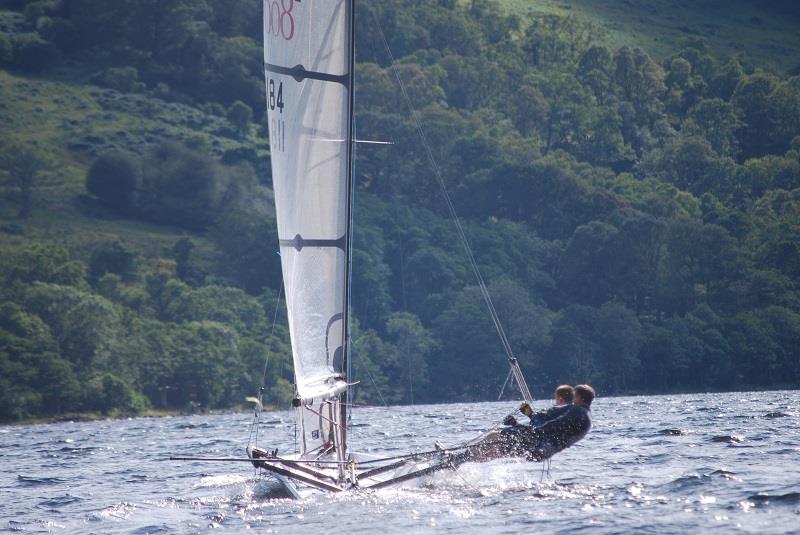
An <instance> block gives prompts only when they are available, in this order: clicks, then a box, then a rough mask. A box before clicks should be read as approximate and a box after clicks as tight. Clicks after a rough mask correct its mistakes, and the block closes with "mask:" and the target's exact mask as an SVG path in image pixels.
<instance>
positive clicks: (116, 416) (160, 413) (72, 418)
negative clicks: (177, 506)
mask: <svg viewBox="0 0 800 535" xmlns="http://www.w3.org/2000/svg"><path fill="white" fill-rule="evenodd" d="M274 409H275V407H271V406H267V407H264V409H263V410H274ZM251 410H252V409H250V408H247V407H243V406H241V407H231V408H227V409H209V410H201V409H198V410H195V411H186V410H177V409H176V410H166V409H148V410H146V411H143V412H140V413H112V414H101V413H97V412H76V413H68V414H59V415H56V416H47V417H40V418H25V419H23V420H17V421H14V422H2V423H0V427H5V426H9V427H11V426H19V425H39V424H57V423H63V422H94V421H98V420H124V419H128V418H131V419H132V418H164V417H170V416H197V415H203V414H242V413H245V412H250V411H251Z"/></svg>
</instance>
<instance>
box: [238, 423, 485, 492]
mask: <svg viewBox="0 0 800 535" xmlns="http://www.w3.org/2000/svg"><path fill="white" fill-rule="evenodd" d="M484 437H485V435H482V436H480V437H477V438H476V439H474V440H471V441H469V442H468V443H466V444H463V445H461V446H458V447H455V448H450V449H447V448H444V447H441V446H437V448H436V449H434V450H431V451H426V452H420V453H414V454H408V455H399V456H395V457H380V456H376V455H370V454H361V453H350V454H349V455H348V460H347V462H345V463H342V462H340V461H338V460H337V456H336V453H335V452H334V451H329V452H326V453H323V454H315V455H308V454H307V455H299V454H296V455H285V456H278V455H276V454H275V453H274V452H270V451H268V450H266V449H264V448H259V447H250V448H248V449H247V455H248V458H250V460H251V462H252V464H253V466H255V467H256V468H259V469H262V470H264V471H265V472H268V473H269V474H271V475H272V476H274V477H275V479H276V480H277V481H279V482H280V483H281V485H283V486H284V487H285V490H286V492H287V493H288V494H290V495H292V496H293V497H295V498H298V499H299V498H305V497H306V496H308V495H309V494H310V493H313V492H318V491H323V492H345V491H351V490H378V489H382V488H388V487H392V486H397V485H404V484H408V483H410V482H412V481H418V480H420V479H421V478H424V477H426V476H428V475H431V474H434V473H436V472H440V471H443V470H455V469H457V468H458V467H459V466H460V465H461V464H464V463H466V462H470V461H478V462H479V461H481V460H484V459H480V458H477V457H476V455H475V453H474V450H473V449H470V446H472V445H474V444H476V443H478V442H480V441H481V440H482V439H483V438H484Z"/></svg>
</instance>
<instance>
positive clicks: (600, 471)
mask: <svg viewBox="0 0 800 535" xmlns="http://www.w3.org/2000/svg"><path fill="white" fill-rule="evenodd" d="M799 402H800V391H792V392H757V393H731V394H706V395H685V396H655V397H624V398H600V399H598V400H596V401H595V403H594V406H593V417H594V429H593V431H592V432H591V433H590V434H589V436H588V437H587V438H586V439H585V440H584V441H583V442H582V443H580V444H578V445H576V446H574V447H573V448H571V449H569V450H567V451H565V452H563V453H561V454H559V455H557V456H556V457H555V458H554V459H553V463H552V468H551V470H550V473H549V475H548V474H545V473H543V472H542V465H541V464H532V463H524V462H515V461H494V462H491V463H487V464H467V465H464V466H462V467H461V468H460V469H459V470H458V471H457V472H443V473H439V474H436V475H435V476H434V477H432V478H430V479H428V480H426V481H425V484H424V485H423V486H418V487H412V488H401V489H387V490H381V491H377V492H371V493H346V494H339V495H335V496H334V495H325V494H320V495H316V496H314V497H312V498H309V499H306V500H302V501H294V500H288V499H274V498H271V497H270V496H271V495H273V493H274V489H275V485H274V484H272V483H271V482H270V480H269V479H268V478H266V477H259V476H256V475H255V474H254V472H253V469H252V468H251V467H250V466H249V465H247V464H243V463H242V464H233V463H199V462H173V461H168V460H165V459H166V458H167V457H169V456H170V455H171V454H177V455H184V454H187V455H194V454H199V455H211V456H242V452H243V448H244V445H245V444H246V442H247V439H248V431H249V429H248V427H249V423H250V420H251V416H250V415H236V414H234V415H200V416H191V417H172V418H154V419H149V418H139V419H132V420H121V421H101V422H90V423H59V424H50V425H30V426H16V427H2V428H0V452H1V455H2V461H1V462H2V464H1V465H0V519H2V520H0V530H10V531H23V532H32V533H36V532H56V533H70V534H71V533H135V534H146V533H197V532H208V531H214V532H229V533H236V532H241V531H244V530H245V529H248V528H250V529H253V530H255V532H258V533H314V532H315V531H316V530H319V531H320V532H321V531H322V530H325V532H330V533H345V532H346V533H352V532H362V533H376V532H380V533H382V534H383V535H388V534H394V533H402V534H404V535H407V534H408V533H411V532H413V533H420V532H453V533H481V534H482V533H521V532H544V533H551V532H565V533H566V532H569V533H572V532H578V531H580V532H586V533H620V532H625V533H631V532H635V533H679V532H681V533H690V532H694V533H698V532H703V533H705V532H710V531H715V532H721V533H722V532H724V533H730V532H748V533H791V532H795V533H797V532H799V531H800V431H798V424H800V405H799ZM539 405H540V406H541V405H543V403H540V404H539ZM511 408H513V404H509V403H475V404H467V405H428V406H414V407H391V408H388V409H377V408H370V409H357V410H356V411H355V412H354V422H356V425H355V426H354V427H353V429H352V431H351V443H353V444H355V445H356V446H357V447H358V448H359V449H361V450H368V451H382V452H386V453H387V454H393V453H399V452H406V451H414V450H418V451H419V450H428V449H430V447H431V445H432V443H433V441H434V440H436V439H440V440H442V441H444V442H445V443H451V444H455V443H459V442H461V441H464V440H466V439H469V438H472V437H474V436H475V435H477V434H478V433H479V432H481V431H483V430H485V429H486V428H488V427H490V426H491V425H493V424H494V423H495V422H498V421H499V420H500V419H501V418H502V417H503V416H504V415H505V414H506V413H507V412H509V409H511ZM291 417H292V416H291V413H289V412H288V411H286V412H270V413H266V414H263V415H262V418H261V421H262V423H263V425H262V428H261V431H260V437H259V438H260V440H259V442H260V444H261V445H265V446H266V445H269V446H276V447H279V448H280V449H281V450H282V451H289V450H292V449H293V434H292V431H293V423H292V420H291Z"/></svg>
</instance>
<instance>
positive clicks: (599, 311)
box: [0, 0, 800, 421]
mask: <svg viewBox="0 0 800 535" xmlns="http://www.w3.org/2000/svg"><path fill="white" fill-rule="evenodd" d="M523 4H525V3H523ZM622 4H625V6H627V7H626V8H624V9H626V10H628V11H629V12H630V13H631V18H632V19H633V18H634V16H633V14H634V13H635V12H636V10H639V11H640V12H641V13H642V14H643V15H642V16H645V15H644V13H645V12H649V10H650V8H652V5H651V3H650V2H647V1H644V0H638V1H635V2H631V1H625V0H619V2H616V1H612V0H606V1H604V2H599V3H596V5H595V6H594V7H593V6H592V5H589V4H587V3H585V2H575V3H574V6H573V7H574V8H570V9H564V8H563V6H562V7H560V8H558V9H556V8H555V7H554V6H553V4H552V2H543V3H542V9H539V10H537V9H528V6H527V5H525V6H524V8H523V7H521V6H520V3H519V2H515V1H512V0H507V1H505V2H491V1H488V0H469V1H456V0H414V1H408V0H381V1H380V2H374V1H360V2H358V12H357V21H358V24H357V32H358V33H357V61H358V65H357V80H356V81H357V92H356V108H357V117H356V124H357V130H358V137H359V138H362V139H378V140H387V141H391V142H393V144H392V145H388V146H369V147H359V150H358V153H357V162H356V182H357V184H356V185H357V190H356V208H355V228H356V231H355V237H354V247H355V251H354V253H353V265H354V272H353V307H352V313H353V316H354V318H353V319H354V321H353V323H354V324H355V325H354V329H353V332H352V347H353V356H352V358H353V371H354V375H355V377H354V379H355V380H356V381H360V384H359V385H358V386H357V387H356V389H355V394H354V397H355V401H356V402H360V403H412V402H437V401H456V400H484V399H496V397H497V395H498V393H499V391H500V387H501V385H502V383H503V381H504V379H505V377H506V374H507V365H506V364H505V357H504V355H503V352H502V346H501V345H500V342H499V340H498V338H497V335H496V333H495V331H494V328H493V327H492V324H491V320H490V318H489V315H488V313H487V312H486V310H485V305H484V304H483V301H482V299H481V297H480V292H479V290H478V288H477V287H476V286H475V280H474V278H473V276H472V273H471V271H470V269H469V265H468V262H467V259H466V257H465V255H464V252H463V248H462V247H461V245H460V243H459V241H458V238H457V233H456V229H455V227H454V225H453V222H452V221H451V220H450V219H449V217H448V213H447V208H446V205H445V202H444V199H443V198H442V195H441V193H440V191H439V186H438V184H437V181H436V179H435V177H434V174H433V172H432V170H431V167H430V165H429V162H428V160H427V156H426V152H425V149H424V147H423V146H422V144H421V141H420V139H419V136H418V134H417V131H416V128H415V125H414V123H413V121H412V119H411V115H410V113H409V110H408V109H407V106H406V103H405V101H404V99H403V97H402V94H401V91H400V88H399V86H398V84H397V81H396V78H397V77H399V78H400V79H401V80H402V81H403V84H404V85H405V87H406V89H407V91H408V94H409V96H410V99H411V102H412V104H413V106H414V108H415V109H416V110H417V112H418V117H419V119H420V121H421V124H422V127H423V129H424V130H425V133H426V136H427V138H428V140H429V141H430V142H431V145H432V150H433V154H434V156H435V158H436V160H437V162H438V164H439V166H440V167H441V171H442V174H443V177H444V180H445V182H446V185H447V188H448V191H449V192H450V194H451V195H452V197H453V200H454V203H455V206H456V210H457V211H458V213H459V215H460V216H461V218H462V221H463V223H464V225H465V228H466V232H467V235H468V238H469V241H470V243H471V245H472V248H473V249H474V253H475V256H476V258H477V261H478V263H479V265H480V268H481V270H482V273H483V276H484V278H485V279H486V281H487V283H488V285H489V290H490V292H491V295H492V297H493V299H494V301H495V305H496V307H497V310H498V312H499V314H500V317H501V320H502V321H503V324H504V326H505V329H506V331H507V334H508V336H509V338H510V341H511V345H512V347H513V348H514V351H515V353H516V354H517V356H518V357H519V360H520V362H521V363H522V365H523V368H524V370H525V372H526V376H527V377H528V380H529V382H530V383H531V387H532V388H533V389H534V392H535V393H536V394H537V396H538V397H547V396H548V395H549V392H550V391H551V390H552V388H553V386H554V385H555V384H556V383H561V382H568V383H577V382H590V383H592V384H593V385H595V386H596V387H597V389H598V391H599V392H600V394H601V395H611V394H621V393H635V392H677V391H707V390H731V389H767V388H786V387H788V388H797V387H798V385H800V288H799V287H798V282H800V76H798V74H800V55H797V50H795V49H794V48H792V47H791V46H789V45H787V47H786V48H785V49H784V50H783V52H782V54H781V57H780V60H777V59H776V60H775V61H771V60H769V59H768V56H769V54H768V52H769V48H768V47H767V48H765V47H764V46H754V45H753V46H751V45H752V43H753V41H752V39H753V36H754V35H757V36H762V35H770V36H771V38H774V39H776V40H779V41H785V40H786V39H789V40H790V42H797V38H798V33H797V30H796V29H795V28H798V27H800V25H798V23H800V15H799V14H798V13H797V10H796V9H794V8H792V6H791V5H789V4H790V3H789V2H778V1H772V2H768V3H766V4H764V5H759V6H758V7H753V6H754V3H753V2H747V1H743V0H739V1H731V2H728V3H726V7H724V8H723V7H720V8H719V9H720V10H730V13H746V14H750V13H751V12H752V13H758V14H757V15H750V19H747V18H743V19H741V20H740V19H738V18H733V17H732V16H729V15H726V16H725V17H723V16H722V15H720V19H719V20H718V21H716V24H717V26H716V29H714V28H713V27H709V28H710V29H709V28H706V30H707V32H706V31H705V30H704V26H702V25H698V24H696V22H697V21H698V20H700V19H698V18H694V19H692V17H693V16H694V15H696V14H697V13H696V12H695V11H696V10H698V9H699V10H702V13H703V17H705V18H704V19H702V20H709V19H713V10H711V9H710V8H709V7H708V6H705V7H702V8H694V7H692V6H688V5H687V6H683V8H682V10H680V11H679V12H675V13H672V14H671V15H670V16H671V17H676V18H678V19H681V18H682V17H685V18H686V19H687V22H686V24H685V25H682V24H680V21H677V23H678V26H676V27H685V28H687V29H688V30H687V31H682V30H674V28H672V27H671V28H672V30H670V31H669V32H667V31H666V30H665V31H663V32H661V33H658V32H659V31H660V27H657V26H654V30H653V32H654V35H653V36H652V40H653V42H655V41H657V42H658V47H657V50H654V51H651V50H648V49H643V48H639V47H638V46H635V45H637V44H640V45H641V44H644V45H646V44H647V43H648V42H649V41H648V39H649V38H648V39H642V36H641V35H640V34H637V33H635V32H633V31H632V32H631V34H630V35H629V36H627V37H626V33H625V32H626V27H624V26H617V27H615V28H613V32H610V30H609V27H608V26H607V24H605V23H603V22H601V21H600V18H599V17H601V15H603V13H605V12H607V10H614V9H616V10H618V9H620V7H619V6H620V5H622ZM593 10H594V11H593ZM604 10H606V11H604ZM693 10H695V11H693ZM753 10H759V11H753ZM648 16H653V15H652V13H651V14H650V15H648ZM752 17H760V18H759V21H760V22H754V21H753V20H752ZM659 20H661V19H659ZM260 21H261V1H260V0H116V1H114V2H107V1H102V0H35V1H23V0H0V69H2V70H0V134H2V136H1V139H2V141H0V420H3V421H14V420H19V419H24V418H29V417H35V416H46V417H52V416H58V415H62V414H66V413H75V412H96V413H101V414H135V413H139V412H141V411H144V410H147V409H149V408H158V409H162V408H163V409H188V408H195V409H196V408H203V409H205V408H224V407H231V406H235V405H239V404H242V403H243V402H244V398H245V397H246V396H248V395H254V394H255V393H256V392H257V391H258V389H259V387H260V386H261V385H262V375H263V376H264V377H265V379H264V386H265V397H266V399H267V400H268V401H269V402H271V403H276V404H284V403H287V402H288V400H289V399H290V397H291V394H292V385H291V381H292V374H291V356H290V350H289V347H288V333H287V328H286V319H285V309H284V308H283V302H282V295H281V281H280V258H279V256H278V255H277V236H276V231H275V222H274V214H273V212H274V210H273V206H272V196H271V195H272V192H271V178H270V171H269V149H268V140H267V132H266V127H265V125H266V120H265V116H264V111H265V97H264V86H263V72H262V62H263V56H262V47H261V31H262V30H261V22H260ZM692 21H693V22H692ZM787 21H794V22H793V23H791V24H790V23H789V22H787ZM737 24H739V25H741V27H738V26H736V25H737ZM754 26H755V27H757V32H758V33H757V34H754V33H753V32H755V31H756V30H754V29H753V27H754ZM379 28H380V30H379ZM673 30H674V31H673ZM637 31H638V30H637ZM704 32H705V33H707V35H706V34H705V33H704ZM770 32H772V33H770ZM382 34H383V35H385V37H386V40H387V41H388V45H389V48H390V49H391V53H392V54H393V57H394V58H395V62H394V65H392V62H391V58H390V56H389V55H388V53H387V51H386V49H385V47H384V44H383V38H382ZM721 34H724V35H732V36H735V35H741V36H742V37H741V39H742V40H741V42H739V43H738V44H737V42H735V41H730V40H725V41H723V40H720V38H719V35H721ZM792 39H793V41H792ZM750 50H752V51H753V53H749V52H750ZM732 51H738V52H732ZM265 361H266V365H265ZM265 370H266V373H264V372H265ZM507 395H512V396H513V395H514V394H513V393H511V394H507Z"/></svg>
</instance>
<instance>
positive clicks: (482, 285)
mask: <svg viewBox="0 0 800 535" xmlns="http://www.w3.org/2000/svg"><path fill="white" fill-rule="evenodd" d="M370 13H371V14H372V17H373V19H374V20H375V27H376V28H377V29H378V34H379V35H380V37H381V40H382V41H383V46H384V49H385V50H386V53H387V54H388V56H389V60H390V66H391V68H392V73H393V74H394V77H395V79H397V83H398V85H399V86H400V92H401V93H402V95H403V100H404V101H405V103H406V106H407V107H408V109H409V112H410V113H411V118H412V120H413V122H414V127H415V128H416V130H417V134H418V135H419V137H420V139H421V140H422V144H423V146H424V147H425V153H426V155H427V157H428V163H429V164H430V166H431V169H432V170H433V174H434V176H435V177H436V181H437V182H438V184H439V188H440V189H441V191H442V196H443V197H444V200H445V204H446V205H447V210H448V212H449V213H450V217H451V219H452V220H453V223H454V224H455V227H456V230H457V231H458V235H459V237H460V238H461V244H462V245H463V247H464V251H465V252H466V254H467V259H468V260H469V263H470V267H471V268H472V273H473V275H474V276H475V279H476V281H477V282H478V288H479V289H480V292H481V295H482V296H483V300H484V301H485V302H486V306H487V308H488V309H489V315H490V316H491V318H492V323H494V327H495V330H496V331H497V334H498V336H499V337H500V343H501V344H502V345H503V350H504V351H505V353H506V357H507V358H508V361H509V364H510V366H511V370H512V373H513V375H514V379H515V380H516V382H517V386H518V387H519V390H520V393H521V394H522V396H523V398H524V399H525V401H527V402H529V403H531V402H532V401H533V397H532V396H531V393H530V390H528V385H527V384H526V382H525V378H524V377H523V375H522V370H521V369H520V368H519V363H518V362H517V358H516V357H515V356H514V352H513V350H512V349H511V343H510V342H509V340H508V337H507V336H506V333H505V330H504V329H503V325H502V323H501V322H500V317H499V315H498V314H497V310H496V309H495V306H494V302H493V301H492V297H491V295H490V294H489V290H488V288H487V286H486V282H485V281H484V280H483V276H482V275H481V271H480V268H479V267H478V262H477V261H476V260H475V256H474V255H473V254H472V247H470V245H469V240H468V239H467V234H466V232H465V231H464V227H463V226H462V224H461V220H460V219H459V218H458V214H457V213H456V208H455V205H454V204H453V201H452V199H451V198H450V194H449V193H448V191H447V186H446V184H445V181H444V176H443V175H442V171H441V168H440V167H439V164H438V163H437V162H436V158H435V157H434V155H433V150H432V149H431V145H430V143H429V142H428V137H427V136H426V135H425V131H424V130H423V129H422V123H421V122H420V119H419V114H418V113H417V110H416V108H415V107H414V105H413V104H412V102H411V98H410V97H409V96H408V91H407V90H406V86H405V84H403V80H402V79H401V78H400V73H399V72H398V70H397V66H396V65H395V58H394V54H392V51H391V49H390V48H389V42H388V41H387V40H386V36H385V35H384V33H383V29H382V28H381V25H380V21H379V20H378V16H377V15H376V14H375V11H374V10H370Z"/></svg>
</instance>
